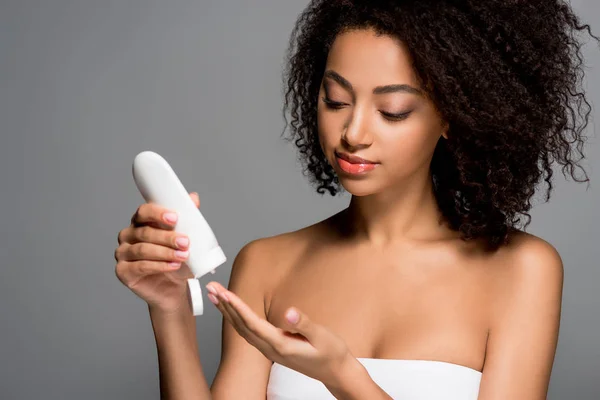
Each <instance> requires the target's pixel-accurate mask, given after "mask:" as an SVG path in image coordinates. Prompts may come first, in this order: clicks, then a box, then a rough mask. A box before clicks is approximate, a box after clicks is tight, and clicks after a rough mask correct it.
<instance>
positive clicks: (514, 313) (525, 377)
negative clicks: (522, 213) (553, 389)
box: [479, 236, 563, 400]
mask: <svg viewBox="0 0 600 400" xmlns="http://www.w3.org/2000/svg"><path fill="white" fill-rule="evenodd" d="M528 238H529V239H527V240H525V241H523V242H522V243H520V244H519V245H518V247H519V248H517V249H516V250H515V252H514V259H513V260H512V262H511V265H507V267H506V271H503V273H502V275H501V277H500V278H499V279H501V285H498V288H500V289H499V290H498V291H497V292H496V293H494V295H495V296H496V297H495V299H497V300H495V302H494V305H493V310H492V315H493V320H492V324H491V327H490V334H489V339H488V347H487V351H486V361H485V365H484V369H483V376H482V380H481V386H480V391H479V400H496V399H498V400H499V399H515V400H519V399H527V400H536V399H539V400H542V399H546V395H547V391H548V384H549V381H550V373H551V371H552V364H553V362H554V355H555V351H556V346H557V341H558V330H559V322H560V309H561V301H562V287H563V264H562V261H561V258H560V256H559V254H558V253H557V251H556V250H555V249H554V247H552V246H551V245H550V244H548V243H547V242H545V241H543V240H541V239H538V238H535V237H532V236H528Z"/></svg>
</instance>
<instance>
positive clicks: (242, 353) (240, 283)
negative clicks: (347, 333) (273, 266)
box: [150, 240, 272, 400]
mask: <svg viewBox="0 0 600 400" xmlns="http://www.w3.org/2000/svg"><path fill="white" fill-rule="evenodd" d="M265 247H266V243H265V241H264V240H256V241H253V242H250V243H248V244H246V245H245V246H244V247H243V248H242V249H241V250H240V252H239V253H238V255H237V257H236V259H235V260H234V262H233V266H232V270H231V277H230V282H229V287H230V288H231V290H234V291H235V292H236V293H239V296H240V297H241V298H243V299H244V301H246V302H247V304H248V305H249V306H250V307H251V308H252V309H253V310H254V312H256V313H257V314H258V315H260V316H261V317H262V318H265V319H266V317H265V307H264V290H263V289H264V287H263V285H262V283H263V282H264V279H261V276H264V275H261V274H260V268H261V266H263V265H268V264H267V263H266V262H264V260H263V258H264V255H265V254H268V252H267V251H266V249H265ZM188 307H189V309H187V310H182V312H180V313H177V314H170V315H164V314H162V313H160V312H157V311H154V310H150V316H151V320H152V326H153V328H154V334H155V338H156V345H157V349H158V358H159V376H160V391H161V399H169V400H187V399H194V400H210V399H216V400H219V399H221V400H225V399H242V398H243V399H248V400H252V399H261V400H264V399H265V397H266V388H267V383H268V379H269V372H270V368H271V364H272V363H271V361H270V360H269V359H267V358H266V357H265V356H264V355H263V354H262V353H261V352H259V351H258V350H257V349H256V348H254V347H253V346H252V345H250V344H249V343H247V342H246V341H245V339H243V338H242V337H241V336H240V335H238V334H237V332H236V331H235V329H234V328H233V327H231V325H229V324H227V323H225V321H223V322H224V323H223V331H222V347H221V363H220V365H219V368H218V370H217V374H216V376H215V379H214V380H213V384H212V386H211V388H210V390H209V388H208V384H207V382H206V378H205V376H204V372H203V370H202V364H201V363H200V357H199V355H198V345H197V342H196V321H195V317H194V316H193V314H192V311H191V305H190V304H189V303H188ZM211 393H212V394H211Z"/></svg>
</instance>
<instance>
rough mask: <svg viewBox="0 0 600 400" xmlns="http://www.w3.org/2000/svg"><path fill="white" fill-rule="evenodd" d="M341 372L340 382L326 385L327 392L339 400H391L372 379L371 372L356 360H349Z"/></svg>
mask: <svg viewBox="0 0 600 400" xmlns="http://www.w3.org/2000/svg"><path fill="white" fill-rule="evenodd" d="M346 365H347V366H346V368H345V370H344V371H340V378H339V382H338V383H335V384H327V383H326V384H325V387H327V390H329V391H330V392H331V394H333V396H334V397H335V398H336V399H339V400H361V399H372V400H390V399H391V397H390V395H388V394H387V393H386V392H385V391H384V390H383V389H382V388H380V387H379V386H378V385H377V384H376V383H375V382H374V381H373V379H371V376H370V375H369V372H368V371H367V369H366V368H365V367H364V365H362V364H361V363H360V362H359V361H358V360H357V359H356V358H354V357H352V358H351V359H349V360H348V363H347V364H346Z"/></svg>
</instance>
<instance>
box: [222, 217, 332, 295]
mask: <svg viewBox="0 0 600 400" xmlns="http://www.w3.org/2000/svg"><path fill="white" fill-rule="evenodd" d="M331 218H333V216H332V217H329V218H327V219H325V220H322V221H318V222H316V223H314V224H311V225H308V226H305V227H302V228H299V229H296V230H293V231H289V232H283V233H280V234H277V235H272V236H266V237H261V238H257V239H253V240H251V241H249V242H248V243H246V244H245V245H244V246H243V247H242V248H241V249H240V251H239V252H238V254H237V256H236V258H235V261H234V263H233V267H232V275H231V279H232V280H236V279H237V277H238V276H248V277H249V276H253V277H254V278H253V279H252V280H253V281H254V282H255V283H258V282H260V285H254V287H255V288H257V289H259V288H258V286H260V288H261V289H262V291H263V293H265V294H266V295H268V292H270V289H272V288H273V287H274V286H275V285H276V284H277V282H278V281H279V280H280V279H281V278H282V277H283V276H284V275H285V274H286V273H287V272H288V271H289V268H291V266H292V265H293V261H294V260H296V259H297V258H298V256H299V255H300V254H301V253H302V252H303V251H305V250H306V248H307V247H308V246H309V245H310V243H311V242H312V241H314V240H315V238H316V237H318V235H320V234H322V232H323V231H324V227H325V226H326V225H327V224H328V223H329V221H330V220H331ZM234 284H235V282H234Z"/></svg>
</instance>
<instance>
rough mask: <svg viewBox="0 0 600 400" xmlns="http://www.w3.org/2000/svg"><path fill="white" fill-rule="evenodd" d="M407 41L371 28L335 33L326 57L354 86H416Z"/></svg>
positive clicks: (327, 66) (329, 67) (333, 67)
mask: <svg viewBox="0 0 600 400" xmlns="http://www.w3.org/2000/svg"><path fill="white" fill-rule="evenodd" d="M411 63H412V60H411V57H410V53H409V52H408V49H407V48H406V45H405V44H404V43H403V42H401V41H400V40H398V39H396V38H392V37H391V36H387V35H378V34H377V33H375V31H373V30H371V29H368V30H367V29H361V30H350V31H345V32H342V33H340V34H338V35H337V37H336V38H335V40H334V42H333V44H332V46H331V48H330V50H329V54H328V57H327V65H326V69H332V70H334V71H335V72H337V73H338V74H340V75H342V76H343V77H344V78H346V79H347V80H348V81H350V82H351V83H352V85H353V86H354V87H356V88H357V89H359V88H361V87H363V88H365V89H369V90H370V88H373V87H375V86H380V85H389V84H401V83H407V84H410V85H411V86H417V87H418V81H417V78H416V75H415V73H414V70H413V67H412V65H411Z"/></svg>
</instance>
